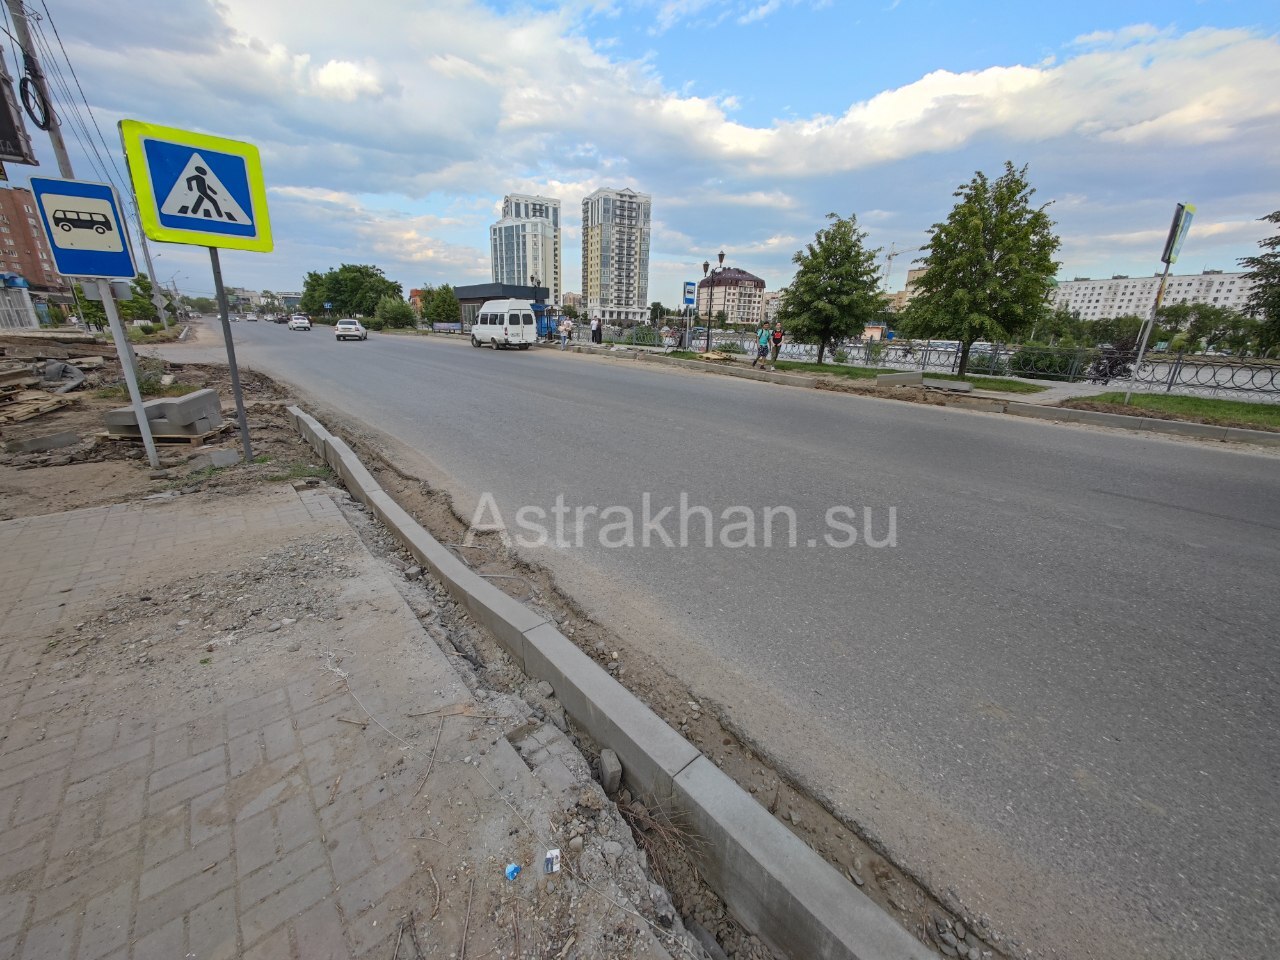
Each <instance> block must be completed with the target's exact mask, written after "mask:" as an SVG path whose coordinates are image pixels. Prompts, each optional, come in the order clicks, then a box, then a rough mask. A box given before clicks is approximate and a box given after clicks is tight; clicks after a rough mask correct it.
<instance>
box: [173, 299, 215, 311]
mask: <svg viewBox="0 0 1280 960" xmlns="http://www.w3.org/2000/svg"><path fill="white" fill-rule="evenodd" d="M182 302H183V303H185V304H186V305H187V306H188V307H189V308H191V310H192V311H193V312H195V313H217V312H218V303H217V301H216V300H214V299H213V298H212V297H183V298H182Z"/></svg>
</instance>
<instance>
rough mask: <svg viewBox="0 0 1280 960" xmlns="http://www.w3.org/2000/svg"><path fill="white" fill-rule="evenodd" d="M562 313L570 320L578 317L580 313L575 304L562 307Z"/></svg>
mask: <svg viewBox="0 0 1280 960" xmlns="http://www.w3.org/2000/svg"><path fill="white" fill-rule="evenodd" d="M564 315H565V316H566V317H568V318H569V319H570V320H577V319H578V317H579V316H580V314H579V313H578V308H577V307H575V306H567V307H565V308H564Z"/></svg>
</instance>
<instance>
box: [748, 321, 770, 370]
mask: <svg viewBox="0 0 1280 960" xmlns="http://www.w3.org/2000/svg"><path fill="white" fill-rule="evenodd" d="M771 336H772V334H771V333H770V332H769V326H768V324H765V323H761V324H760V327H759V328H758V329H757V330H756V358H755V359H754V360H752V361H751V365H752V366H753V367H754V366H755V365H756V364H757V363H758V364H760V365H761V366H764V364H765V363H766V362H767V361H768V359H769V338H770V337H771Z"/></svg>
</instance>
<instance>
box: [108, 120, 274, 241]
mask: <svg viewBox="0 0 1280 960" xmlns="http://www.w3.org/2000/svg"><path fill="white" fill-rule="evenodd" d="M120 139H121V142H122V143H123V144H124V149H125V156H126V157H128V160H129V177H130V179H131V180H132V181H133V191H134V193H135V194H136V195H137V198H138V210H139V212H140V215H141V220H142V229H143V231H144V232H145V233H146V235H147V236H148V237H151V238H152V239H154V240H164V241H167V242H170V243H191V244H199V245H200V246H206V247H229V248H231V249H234V250H257V251H259V252H266V251H269V250H270V249H271V248H272V239H271V222H270V219H269V217H268V215H267V190H266V185H265V183H264V181H263V178H262V161H261V158H260V157H259V155H258V148H257V147H255V146H254V145H253V144H251V143H243V142H241V141H239V140H228V139H227V138H226V137H213V136H209V135H208V134H203V133H196V132H194V131H191V130H179V129H177V128H174V127H161V126H157V125H155V124H149V123H142V122H140V121H137V120H121V121H120Z"/></svg>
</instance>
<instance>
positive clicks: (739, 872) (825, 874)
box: [673, 756, 933, 960]
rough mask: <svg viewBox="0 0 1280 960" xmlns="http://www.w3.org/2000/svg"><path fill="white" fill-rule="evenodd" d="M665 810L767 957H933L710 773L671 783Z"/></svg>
mask: <svg viewBox="0 0 1280 960" xmlns="http://www.w3.org/2000/svg"><path fill="white" fill-rule="evenodd" d="M673 805H674V807H675V809H676V811H677V812H678V813H679V814H682V815H683V816H684V817H685V820H686V826H687V828H688V830H689V831H690V833H692V834H694V835H695V836H698V837H701V838H703V840H705V841H706V842H705V843H700V844H698V845H696V847H694V848H693V850H692V852H693V854H694V855H695V857H697V859H698V861H699V865H700V866H701V868H702V875H703V877H705V878H706V880H707V882H708V883H709V884H710V885H711V887H712V889H714V890H715V891H716V892H717V893H718V894H720V896H721V897H723V898H724V900H725V902H726V903H727V904H728V905H729V908H730V909H731V910H732V911H733V913H734V915H735V916H737V917H738V918H739V919H740V920H741V921H742V922H743V924H744V925H745V926H746V927H747V929H749V930H751V931H752V932H754V933H755V934H757V935H758V936H759V937H760V938H761V939H762V940H764V942H765V943H767V944H768V945H769V946H770V947H772V948H773V949H774V951H776V952H778V953H780V954H783V955H785V956H791V957H822V958H824V960H882V958H883V960H889V958H893V960H930V958H932V957H933V954H932V953H931V952H930V951H929V950H928V949H927V948H926V947H925V946H924V945H923V944H921V943H920V942H919V941H917V940H916V939H915V938H914V937H913V936H911V934H910V933H908V932H907V931H906V930H905V929H904V928H903V927H901V926H899V924H898V923H897V922H896V921H895V920H894V919H893V918H892V917H890V916H889V914H887V913H886V912H884V911H883V910H881V909H880V908H879V907H878V906H876V905H875V904H874V903H873V902H872V901H871V899H870V898H868V897H867V896H866V895H865V894H863V893H862V892H861V891H859V890H858V889H857V888H856V887H855V886H854V885H853V884H852V883H850V882H849V881H848V880H846V879H845V878H844V877H842V876H841V875H840V874H839V873H837V872H836V870H835V869H834V868H833V867H832V866H831V865H830V864H828V863H827V862H826V861H825V860H823V859H822V858H821V857H820V856H818V854H817V853H815V852H814V851H813V850H812V849H810V848H809V846H808V845H807V844H805V843H804V842H803V841H801V840H800V839H799V838H798V837H796V836H795V835H794V834H793V833H791V831H790V830H788V829H787V828H786V827H784V826H783V825H782V824H781V823H779V822H778V821H777V820H775V819H774V818H773V817H772V816H771V815H770V814H769V812H768V811H767V810H765V809H764V807H762V806H760V805H759V804H758V803H756V801H755V800H753V799H752V798H751V796H750V795H749V794H747V793H746V791H744V790H743V789H742V788H741V787H739V786H738V785H737V784H736V783H734V782H733V781H732V780H731V779H729V777H728V776H726V775H725V773H724V772H723V771H721V770H720V769H719V768H718V767H717V766H716V765H715V764H714V763H712V762H711V761H710V760H708V759H707V758H706V757H703V756H699V757H698V758H697V759H696V760H695V761H694V762H693V763H691V764H689V766H687V767H686V768H685V769H684V770H682V771H681V772H680V773H679V774H678V775H677V776H676V778H675V794H674V797H673Z"/></svg>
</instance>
